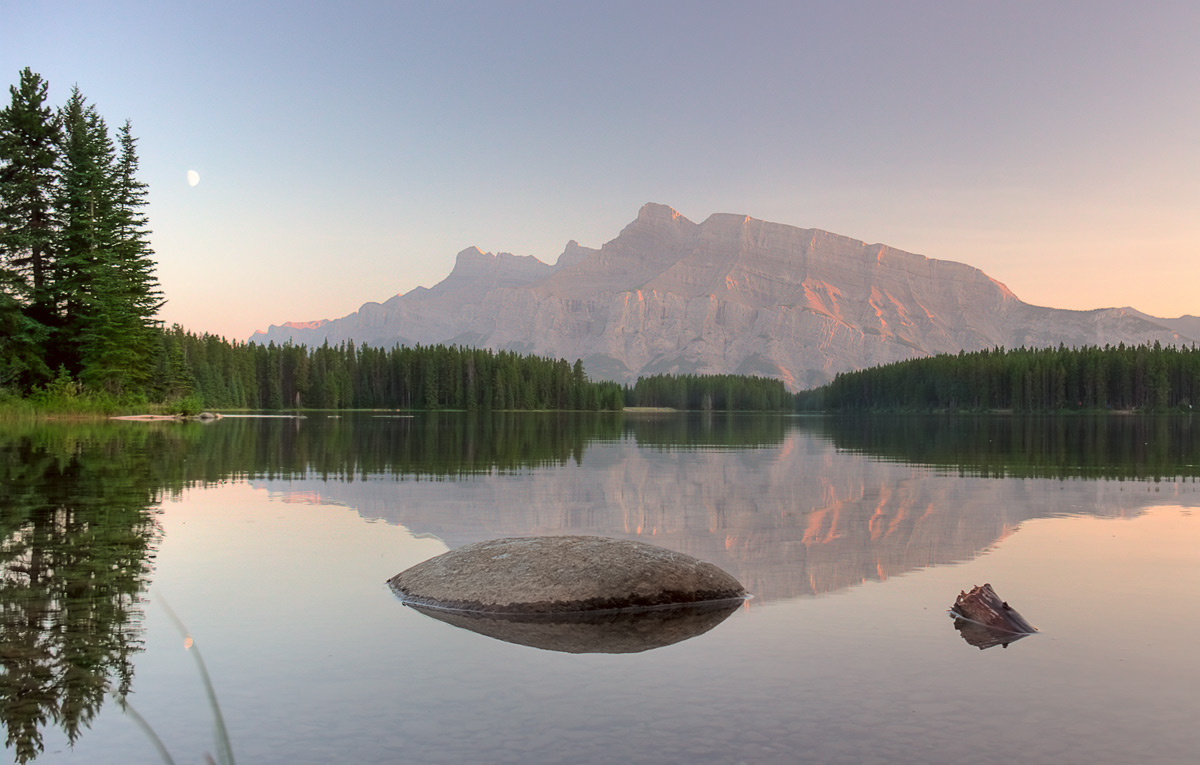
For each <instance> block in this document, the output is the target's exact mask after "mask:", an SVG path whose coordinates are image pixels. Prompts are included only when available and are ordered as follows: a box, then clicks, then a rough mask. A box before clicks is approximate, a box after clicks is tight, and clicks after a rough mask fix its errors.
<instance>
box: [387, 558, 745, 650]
mask: <svg viewBox="0 0 1200 765" xmlns="http://www.w3.org/2000/svg"><path fill="white" fill-rule="evenodd" d="M388 584H389V585H390V586H391V588H392V590H393V591H394V592H395V593H396V594H397V595H398V596H399V597H400V598H401V599H402V600H403V601H404V602H405V603H407V604H409V605H413V606H421V607H423V609H430V608H433V609H442V610H449V611H465V612H479V613H487V614H517V615H520V614H570V613H581V612H597V611H615V610H625V609H647V608H664V607H669V606H678V605H686V604H697V603H713V602H720V601H739V600H742V599H744V598H745V596H746V590H745V588H743V587H742V585H741V584H740V583H739V582H738V581H737V580H736V579H734V578H733V577H732V576H730V575H729V574H727V573H725V572H724V571H722V570H721V569H719V568H717V567H716V566H714V565H713V564H711V563H705V562H704V561H701V560H697V559H696V558H693V557H691V556H690V555H684V554H683V553H677V552H674V551H672V550H666V549H664V548H661V547H655V546H654V545H648V544H645V543H644V542H632V541H626V540H618V539H607V538H605V537H592V536H555V537H528V538H510V539H494V540H490V541H487V542H476V543H475V544H470V545H466V546H464V547H460V548H459V549H457V550H452V551H450V552H448V553H444V554H442V555H439V556H437V557H436V558H431V559H429V560H427V561H425V562H423V563H419V564H417V565H416V566H413V567H412V568H410V569H407V570H405V571H403V572H401V573H399V574H397V575H396V576H394V577H392V578H391V579H389V580H388ZM517 642H519V641H517ZM672 642H673V641H672Z"/></svg>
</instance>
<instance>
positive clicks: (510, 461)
mask: <svg viewBox="0 0 1200 765" xmlns="http://www.w3.org/2000/svg"><path fill="white" fill-rule="evenodd" d="M601 446H604V447H605V448H606V451H605V452H604V454H605V456H604V458H603V459H599V460H593V461H592V462H591V463H588V470H587V471H584V472H585V473H586V475H576V474H575V473H572V472H570V471H555V470H553V469H554V468H560V467H573V466H578V465H582V464H584V463H585V460H586V456H587V454H588V452H589V450H591V449H598V448H599V447H601ZM721 452H727V453H728V454H721ZM639 454H640V455H641V456H637V455H639ZM630 455H633V456H630ZM655 455H657V456H655ZM859 455H861V456H863V457H866V458H868V459H867V460H863V459H860V458H859ZM610 462H611V463H612V464H609V463H610ZM593 463H594V464H593ZM913 466H923V467H920V468H919V467H913ZM925 468H933V469H934V470H935V471H937V472H938V473H939V474H941V473H943V472H948V473H952V474H957V477H958V478H964V477H967V478H983V479H990V478H1019V479H1024V478H1038V479H1071V481H1070V483H1071V484H1074V485H1076V487H1077V490H1075V495H1076V500H1072V499H1071V496H1072V495H1071V492H1070V491H1068V492H1061V491H1057V490H1056V491H1055V494H1054V498H1053V501H1054V502H1059V503H1060V504H1058V505H1055V504H1048V503H1047V502H1046V501H1045V500H1046V497H1045V496H1043V495H1039V494H1036V493H1035V492H1034V489H1033V488H1031V486H1030V485H1028V484H1027V483H1025V482H1021V481H1007V482H998V481H993V482H988V481H985V482H984V483H983V484H980V483H979V482H974V483H961V482H960V483H955V482H953V481H950V482H942V483H939V484H936V485H935V484H933V483H931V482H929V481H927V480H924V478H923V477H922V475H923V473H922V470H923V469H925ZM926 472H928V471H926ZM1198 472H1200V427H1198V426H1197V423H1196V421H1195V420H1194V418H1192V417H1189V416H1179V415H1174V416H1157V417H1156V416H1145V417H1142V416H1108V417H1103V416H1101V417H1088V416H1071V417H1046V418H1034V417H1023V418H1022V417H1003V416H986V417H985V416H979V417H928V416H925V417H920V416H913V417H895V416H893V417H837V418H831V417H781V416H774V415H764V416H753V415H721V414H709V415H677V414H669V413H668V414H634V413H625V414H620V413H576V414H571V413H545V414H518V413H498V414H492V415H467V414H454V413H437V414H428V415H417V416H414V417H397V416H392V417H383V416H372V415H366V414H364V415H347V416H342V417H325V416H321V415H311V416H309V417H307V418H296V419H277V418H272V419H254V418H237V419H234V418H230V419H225V420H222V421H218V422H215V423H212V424H199V423H174V422H171V423H130V422H112V423H93V424H78V423H61V422H50V423H46V422H41V423H32V424H31V423H22V424H18V423H0V565H2V570H0V667H2V670H3V672H2V674H0V720H2V721H3V725H4V726H5V730H6V736H7V745H8V747H9V749H10V751H11V752H12V753H13V754H14V756H15V758H16V760H17V761H18V762H28V761H30V760H32V759H34V758H36V757H37V756H38V754H39V753H41V751H42V748H43V743H42V733H43V731H44V729H45V728H46V726H57V727H59V728H61V729H62V730H63V731H64V733H65V734H66V736H67V739H68V740H69V741H71V742H74V741H75V740H77V739H78V737H79V736H80V735H81V733H82V731H84V730H85V729H86V728H87V727H88V726H89V724H90V723H91V721H92V720H93V719H94V717H95V715H96V714H97V712H98V710H99V709H100V707H101V705H102V704H103V703H104V700H105V696H106V694H107V693H108V692H109V689H110V688H111V689H112V690H113V691H115V692H116V693H117V694H124V693H126V692H128V691H129V690H130V687H131V683H132V682H133V667H134V657H135V656H136V654H137V653H138V652H139V651H140V650H141V649H142V635H143V626H142V622H143V614H142V608H143V604H144V600H145V593H146V591H147V589H148V587H149V585H150V580H151V576H152V574H153V564H154V557H155V553H156V550H157V548H158V545H159V544H160V542H161V538H162V531H161V528H160V526H159V524H158V513H159V512H160V510H159V506H160V504H161V503H162V502H163V500H164V499H165V498H167V497H173V496H178V495H179V494H181V493H182V492H183V491H184V490H185V489H188V488H192V487H203V486H207V485H215V484H220V483H223V482H228V481H231V480H232V481H242V480H265V481H268V482H279V481H292V482H295V481H305V480H307V481H314V482H318V483H319V486H320V492H321V494H322V495H323V496H324V495H325V494H326V493H328V492H332V493H335V494H336V493H337V492H343V493H346V495H347V497H351V498H352V497H353V491H355V490H357V489H355V487H359V488H360V489H364V490H365V489H366V488H368V487H367V486H366V485H367V484H372V485H373V486H375V487H376V488H379V490H380V492H381V496H383V497H385V499H384V502H385V503H386V506H387V512H389V513H394V514H395V515H394V516H392V515H389V516H385V515H383V513H380V515H379V517H386V519H387V520H390V521H394V522H399V523H403V524H404V525H405V526H406V527H407V528H409V529H412V530H413V531H414V532H415V533H430V534H434V535H436V536H438V537H439V538H441V539H443V540H445V541H446V542H447V543H448V544H450V545H451V546H454V545H455V544H462V543H465V542H467V541H473V540H474V539H478V538H481V537H484V536H500V535H511V534H530V533H599V534H605V535H610V536H618V537H620V536H625V537H631V538H632V537H636V536H640V535H643V534H647V535H650V534H653V535H654V539H652V540H649V541H653V542H655V543H657V544H662V545H664V546H668V547H672V548H674V549H678V550H680V551H682V552H687V553H689V554H692V555H695V556H696V557H701V558H703V559H706V560H710V561H712V562H714V563H717V564H718V565H721V566H722V567H723V568H726V569H727V570H729V571H730V572H731V573H734V574H735V575H736V576H738V578H739V579H740V580H741V581H742V582H743V583H744V584H746V585H747V586H748V587H749V588H750V589H751V591H753V592H754V593H755V595H756V596H757V597H758V598H760V599H761V600H764V601H765V600H770V599H773V598H790V597H797V596H805V595H812V594H820V593H826V592H831V591H834V590H837V589H840V588H845V587H850V586H853V585H855V584H857V583H860V582H862V581H865V580H867V579H885V578H888V577H889V576H894V575H898V574H902V573H904V572H907V571H911V570H914V569H916V568H920V567H923V566H928V565H934V564H938V563H943V562H953V561H960V560H966V559H969V558H971V557H974V556H975V555H977V554H978V553H979V551H980V550H983V549H986V548H988V547H989V546H990V545H993V544H995V543H996V541H997V540H998V539H1001V538H1003V536H1004V535H1006V534H1008V533H1010V532H1011V530H1012V529H1013V528H1015V526H1016V525H1017V524H1019V523H1021V522H1023V521H1024V520H1025V519H1027V518H1030V517H1035V516H1044V515H1046V514H1054V513H1058V512H1078V510H1076V509H1074V508H1077V507H1084V506H1086V512H1088V513H1089V514H1096V515H1100V516H1105V515H1107V516H1110V517H1115V516H1122V515H1126V514H1128V513H1136V512H1140V508H1141V507H1143V506H1145V504H1146V503H1147V502H1149V501H1151V500H1150V499H1146V498H1142V497H1138V496H1132V495H1130V493H1128V492H1125V493H1124V494H1121V495H1120V496H1119V497H1118V496H1117V495H1116V494H1115V493H1114V494H1105V493H1104V492H1103V491H1102V490H1097V489H1096V486H1097V485H1099V484H1103V483H1105V482H1107V481H1108V480H1112V479H1117V480H1120V481H1130V480H1134V481H1148V482H1151V483H1154V482H1158V481H1173V480H1179V479H1182V480H1183V481H1185V482H1186V481H1189V480H1190V479H1194V477H1195V476H1196V475H1197V473H1198ZM555 473H558V474H559V475H558V477H557V478H556V477H555V475H554V474H555ZM504 476H516V477H520V476H525V477H526V478H528V480H521V481H511V482H507V483H503V485H500V484H501V483H502V482H493V483H492V484H489V488H488V491H489V492H491V493H490V494H489V493H487V492H482V493H477V494H470V495H468V494H467V493H465V492H467V491H468V489H470V487H471V485H474V487H475V489H472V491H478V487H479V485H480V484H479V479H488V477H493V478H494V477H504ZM379 479H393V480H390V481H380V480H379ZM467 479H470V480H467ZM1076 479H1103V480H1101V481H1099V482H1096V481H1079V480H1076ZM488 480H490V479H488ZM556 480H558V481H559V483H555V481H556ZM435 483H445V484H454V486H453V487H451V486H440V487H439V486H434V485H433V484H435ZM426 484H428V487H427V488H428V491H422V492H417V493H415V494H413V493H412V491H413V489H414V487H415V486H419V485H426ZM398 485H399V486H401V487H407V488H403V491H408V492H409V494H408V495H406V496H409V497H416V498H419V500H420V501H412V502H408V503H407V504H406V503H403V502H399V503H398V502H397V501H396V497H397V493H396V492H397V491H398V489H397V488H396V487H397V486H398ZM1179 486H1180V485H1178V484H1177V485H1176V487H1175V497H1176V499H1177V500H1178V496H1179V491H1180V490H1179ZM439 489H440V490H439ZM460 490H461V493H456V492H460ZM1193 493H1194V487H1193ZM1142 494H1143V495H1144V494H1145V493H1144V492H1143V493H1142ZM1084 495H1086V496H1084ZM364 497H365V498H369V495H368V494H362V495H361V497H360V498H364ZM327 499H328V497H327ZM334 499H335V500H336V499H337V498H336V497H334ZM1070 501H1075V502H1076V504H1075V505H1070V504H1069V502H1070ZM1188 501H1191V500H1188ZM537 502H545V503H547V504H543V505H538V504H537ZM472 503H474V504H472ZM348 504H351V505H352V506H355V507H358V508H364V507H366V505H365V504H362V503H359V504H355V503H352V502H351V503H348ZM497 508H499V509H497ZM360 512H361V509H360Z"/></svg>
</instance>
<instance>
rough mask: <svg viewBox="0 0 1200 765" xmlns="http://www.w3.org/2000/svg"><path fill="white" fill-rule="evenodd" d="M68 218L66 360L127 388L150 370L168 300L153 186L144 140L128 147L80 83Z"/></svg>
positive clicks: (72, 116)
mask: <svg viewBox="0 0 1200 765" xmlns="http://www.w3.org/2000/svg"><path fill="white" fill-rule="evenodd" d="M61 119H62V125H63V137H62V175H61V182H60V184H59V195H58V198H57V207H58V209H59V215H60V218H61V228H60V231H59V239H58V248H57V252H58V258H57V260H56V263H55V265H56V267H55V273H54V275H55V280H54V288H55V295H56V306H57V308H58V310H59V314H58V316H59V321H58V324H57V329H58V338H56V340H57V342H56V343H55V349H56V351H57V352H58V354H59V356H58V358H55V359H54V361H56V362H58V363H61V364H64V365H65V366H66V367H67V368H68V369H70V370H71V371H72V372H74V373H76V374H78V376H79V379H80V380H81V381H82V382H83V383H84V384H85V385H86V386H87V387H88V388H90V389H92V390H97V391H105V392H108V393H112V394H114V395H122V394H124V393H127V392H130V391H131V390H138V389H140V388H141V387H142V386H143V385H144V383H145V382H146V381H147V379H148V378H149V372H150V368H151V359H152V355H153V352H154V343H153V334H152V321H153V316H154V314H155V313H156V312H157V311H158V308H159V306H160V305H161V302H162V301H161V293H160V291H159V289H158V282H157V280H156V279H155V277H154V262H153V260H152V255H153V252H152V250H151V249H150V245H149V242H148V241H147V236H148V233H149V232H148V230H147V227H146V216H145V214H144V213H143V212H142V208H143V207H144V206H145V204H146V186H145V184H144V183H142V182H141V181H139V180H138V178H137V169H138V158H137V152H136V139H135V138H134V137H133V134H132V130H131V128H130V126H129V123H128V122H126V123H125V124H124V125H123V126H122V127H121V129H120V130H119V131H118V141H119V144H120V152H119V154H118V151H117V149H116V147H115V146H114V145H113V141H112V138H111V137H110V135H109V132H108V127H107V125H106V124H105V121H104V118H103V117H101V116H100V115H99V114H98V113H97V112H96V109H95V107H94V106H91V105H89V104H87V102H86V100H85V99H84V97H83V95H82V94H81V93H80V92H79V89H78V88H75V89H74V90H73V91H72V92H71V96H70V98H69V99H68V100H67V103H66V105H65V106H64V107H63V109H62V114H61Z"/></svg>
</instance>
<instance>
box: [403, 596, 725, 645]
mask: <svg viewBox="0 0 1200 765" xmlns="http://www.w3.org/2000/svg"><path fill="white" fill-rule="evenodd" d="M743 602H744V601H742V600H732V601H719V602H709V603H697V604H690V605H683V606H672V607H669V608H646V609H638V610H630V611H597V612H589V613H579V614H544V615H538V614H521V615H517V614H484V613H476V612H466V611H446V610H443V609H436V608H426V607H423V606H417V605H413V604H411V603H406V604H405V605H407V606H408V607H410V608H412V609H414V610H417V611H420V612H421V613H423V614H425V615H426V616H429V617H432V618H434V619H437V620H439V621H443V622H446V623H447V624H452V625H454V626H455V627H461V628H462V629H465V630H470V631H471V632H477V633H479V634H480V635H486V636H487V637H490V638H495V639H496V640H503V641H504V642H506V643H516V644H517V645H525V646H530V647H532V648H540V649H542V650H545V651H561V652H563V653H640V652H642V651H649V650H652V649H654V648H662V647H664V646H668V645H672V644H674V643H680V642H682V641H684V640H688V639H690V638H694V637H696V636H697V635H702V634H704V633H705V632H708V631H709V630H711V629H712V628H713V627H716V626H717V625H718V624H720V623H721V622H723V621H725V620H726V619H727V618H729V616H730V614H732V613H733V612H734V611H736V610H738V608H739V607H740V606H741V605H742V603H743Z"/></svg>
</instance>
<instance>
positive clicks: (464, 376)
mask: <svg viewBox="0 0 1200 765" xmlns="http://www.w3.org/2000/svg"><path fill="white" fill-rule="evenodd" d="M160 342H161V347H160V349H159V351H158V353H157V355H156V359H157V362H156V364H155V367H154V370H153V373H152V380H153V384H152V388H153V393H154V395H155V396H156V397H157V398H160V399H162V400H178V399H185V398H189V397H190V398H193V399H195V401H196V405H197V406H203V407H207V408H213V409H301V408H305V409H413V410H425V411H437V410H446V409H457V410H464V411H469V412H470V411H499V410H513V409H527V410H528V409H570V410H618V409H621V408H622V407H623V406H624V389H623V388H622V386H621V385H620V384H618V383H613V382H593V381H591V380H589V379H588V377H587V375H586V374H584V371H583V362H581V361H576V362H575V363H574V364H569V363H567V361H565V360H564V359H552V358H547V357H542V356H533V355H521V354H517V353H513V352H510V351H491V350H487V349H483V348H467V347H461V346H457V345H449V346H447V345H426V346H422V345H417V346H412V347H409V346H399V345H398V346H394V347H392V348H391V349H386V350H385V349H383V348H377V347H373V346H370V345H367V344H365V343H364V344H361V345H356V344H355V343H354V342H353V341H347V342H344V343H340V344H337V345H330V344H329V343H328V342H326V343H324V344H323V345H321V346H319V347H316V348H309V347H308V346H304V345H294V344H292V343H284V344H282V345H277V344H276V343H274V342H271V343H268V344H267V345H260V344H257V343H238V342H229V341H227V340H225V339H224V338H222V337H216V336H213V335H207V334H206V335H196V334H193V333H191V332H188V331H186V330H184V329H183V328H181V327H178V326H176V327H173V328H172V329H170V330H168V331H165V332H163V333H162V334H161V335H160Z"/></svg>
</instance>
